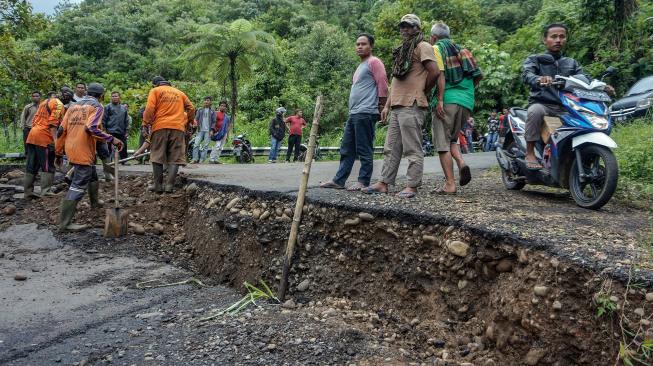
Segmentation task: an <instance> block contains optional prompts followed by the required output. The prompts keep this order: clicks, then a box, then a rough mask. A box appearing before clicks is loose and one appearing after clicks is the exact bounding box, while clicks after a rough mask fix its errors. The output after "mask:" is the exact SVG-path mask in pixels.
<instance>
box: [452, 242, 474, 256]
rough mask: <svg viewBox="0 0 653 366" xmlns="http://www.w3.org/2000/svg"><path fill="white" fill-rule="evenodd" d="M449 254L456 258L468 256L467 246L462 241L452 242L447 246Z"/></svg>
mask: <svg viewBox="0 0 653 366" xmlns="http://www.w3.org/2000/svg"><path fill="white" fill-rule="evenodd" d="M447 249H448V250H449V252H450V253H451V254H453V255H455V256H458V257H466V256H467V254H469V244H467V243H465V242H462V241H458V240H456V241H452V242H451V243H449V245H447Z"/></svg>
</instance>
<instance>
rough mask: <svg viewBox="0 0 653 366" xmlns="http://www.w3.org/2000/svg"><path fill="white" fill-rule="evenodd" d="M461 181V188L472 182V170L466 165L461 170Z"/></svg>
mask: <svg viewBox="0 0 653 366" xmlns="http://www.w3.org/2000/svg"><path fill="white" fill-rule="evenodd" d="M459 173H460V180H459V181H458V183H460V186H461V187H462V186H466V185H468V184H469V182H471V180H472V170H471V169H469V166H467V165H465V166H464V167H462V168H461V169H460V172H459Z"/></svg>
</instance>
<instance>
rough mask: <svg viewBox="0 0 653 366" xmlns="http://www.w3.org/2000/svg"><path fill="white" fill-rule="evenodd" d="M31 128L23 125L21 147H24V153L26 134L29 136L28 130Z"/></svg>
mask: <svg viewBox="0 0 653 366" xmlns="http://www.w3.org/2000/svg"><path fill="white" fill-rule="evenodd" d="M31 130H32V129H31V128H30V127H23V148H25V154H27V136H29V131H31Z"/></svg>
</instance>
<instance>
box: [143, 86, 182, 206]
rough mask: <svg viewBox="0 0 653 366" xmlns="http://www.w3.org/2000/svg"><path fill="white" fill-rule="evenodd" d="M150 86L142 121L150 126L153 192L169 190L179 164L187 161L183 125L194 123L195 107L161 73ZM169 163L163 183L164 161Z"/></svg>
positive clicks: (171, 190) (172, 186)
mask: <svg viewBox="0 0 653 366" xmlns="http://www.w3.org/2000/svg"><path fill="white" fill-rule="evenodd" d="M152 84H153V86H154V87H153V88H152V90H150V93H149V95H148V96H147V105H146V107H145V112H143V123H144V125H145V126H152V138H151V144H152V146H151V154H150V161H151V162H152V174H153V178H154V179H153V180H154V186H153V187H152V190H153V191H154V192H156V193H163V191H164V190H165V192H166V193H172V192H173V191H174V187H175V178H176V177H177V171H178V170H179V166H180V165H186V126H187V125H189V124H192V123H193V116H195V107H193V104H192V103H191V102H190V100H188V97H187V96H186V94H184V93H183V92H181V91H180V90H178V89H176V88H173V87H172V86H171V85H170V83H169V82H168V81H166V79H164V78H163V77H162V76H156V77H154V79H153V80H152ZM164 164H167V165H168V176H167V179H166V182H165V186H164V184H163V165H164Z"/></svg>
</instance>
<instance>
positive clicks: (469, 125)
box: [463, 116, 474, 153]
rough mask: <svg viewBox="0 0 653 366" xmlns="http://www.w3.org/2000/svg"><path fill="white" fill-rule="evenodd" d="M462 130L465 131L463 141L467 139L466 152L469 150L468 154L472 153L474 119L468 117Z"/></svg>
mask: <svg viewBox="0 0 653 366" xmlns="http://www.w3.org/2000/svg"><path fill="white" fill-rule="evenodd" d="M463 130H464V131H465V139H467V150H469V152H470V153H473V152H474V117H472V116H469V118H467V121H465V125H464V126H463Z"/></svg>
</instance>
